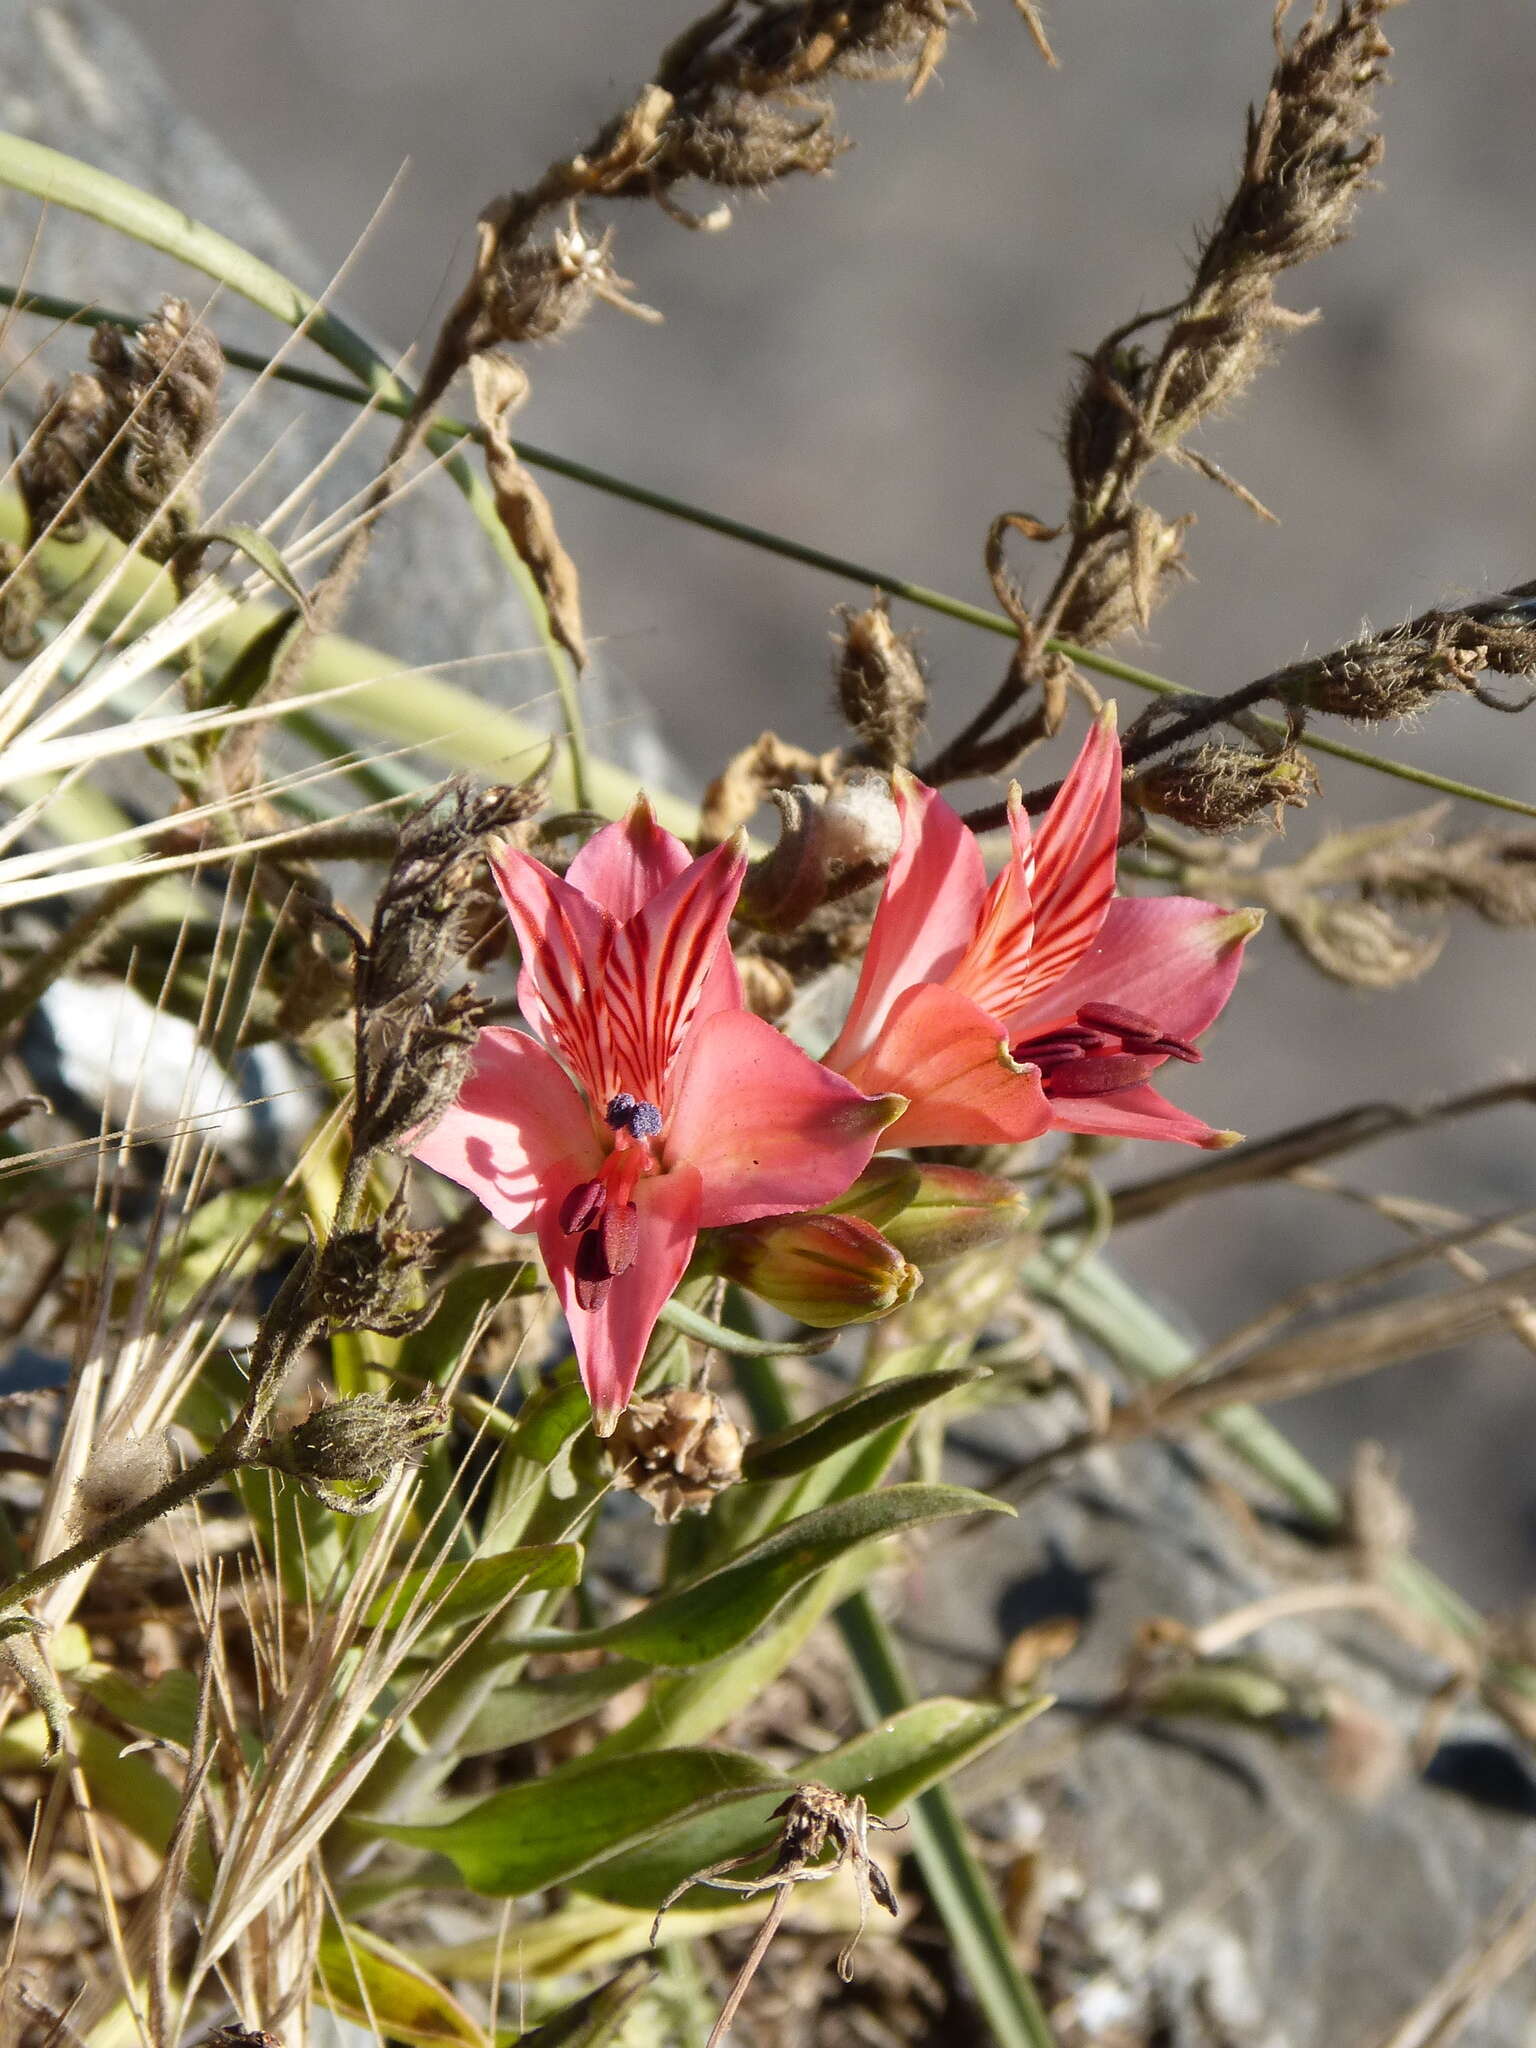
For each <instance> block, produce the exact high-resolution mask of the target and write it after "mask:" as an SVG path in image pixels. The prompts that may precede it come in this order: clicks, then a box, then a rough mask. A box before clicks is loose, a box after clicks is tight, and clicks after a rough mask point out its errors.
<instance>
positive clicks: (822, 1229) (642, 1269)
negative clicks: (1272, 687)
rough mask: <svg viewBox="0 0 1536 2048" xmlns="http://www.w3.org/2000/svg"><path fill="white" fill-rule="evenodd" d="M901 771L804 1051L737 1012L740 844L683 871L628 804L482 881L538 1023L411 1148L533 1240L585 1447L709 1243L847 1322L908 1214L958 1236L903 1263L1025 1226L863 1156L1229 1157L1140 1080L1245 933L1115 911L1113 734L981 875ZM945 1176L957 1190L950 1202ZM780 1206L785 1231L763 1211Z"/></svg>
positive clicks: (1101, 732)
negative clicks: (856, 930)
mask: <svg viewBox="0 0 1536 2048" xmlns="http://www.w3.org/2000/svg"><path fill="white" fill-rule="evenodd" d="M894 782H895V795H896V802H897V807H898V810H899V814H900V820H901V839H900V844H899V847H898V849H897V852H896V855H895V858H894V859H893V861H892V862H891V866H890V871H889V874H888V877H887V879H886V883H885V887H884V891H883V894H882V896H881V899H880V904H879V908H878V910H877V912H876V915H875V919H874V924H873V927H872V930H871V932H870V939H869V947H868V951H867V953H866V955H865V959H864V965H863V971H862V974H861V976H860V979H859V983H858V987H857V989H856V991H855V994H854V997H853V1001H852V1004H851V1007H850V1009H849V1012H848V1016H847V1020H846V1022H845V1023H844V1026H843V1029H842V1031H841V1033H840V1034H839V1036H838V1038H837V1041H836V1043H835V1044H834V1045H833V1046H832V1047H831V1048H830V1049H829V1051H828V1052H827V1053H826V1055H825V1056H824V1058H823V1059H822V1060H820V1061H816V1060H813V1059H812V1058H811V1057H810V1056H809V1055H808V1054H807V1053H805V1052H803V1051H801V1050H800V1048H799V1047H798V1046H796V1045H794V1044H792V1043H791V1042H790V1040H789V1039H787V1038H786V1037H784V1036H783V1035H782V1034H781V1033H780V1032H779V1031H777V1030H776V1029H775V1028H774V1026H773V1025H772V1024H770V1023H768V1022H766V1021H765V1020H764V1019H763V1018H761V1017H759V1016H756V1015H754V1014H753V1013H752V1012H751V1011H750V1010H749V1009H747V1008H746V1006H745V1005H744V1003H743V1000H742V990H741V983H740V979H739V976H738V972H737V967H736V962H735V960H734V958H733V956H732V952H731V947H730V939H729V925H730V920H731V915H732V912H733V910H734V909H735V907H736V902H737V898H738V896H739V894H740V891H741V887H742V882H743V879H744V877H745V874H746V856H745V852H744V847H743V842H742V841H741V839H740V837H739V835H738V837H736V838H734V839H731V840H729V841H727V842H726V843H725V844H723V845H721V846H718V847H716V848H715V849H714V850H713V851H712V852H710V853H708V854H706V855H704V856H703V857H702V858H700V859H691V858H690V857H689V854H688V851H687V849H686V848H685V847H684V846H683V845H682V843H681V842H680V841H679V840H677V839H675V838H673V837H672V835H671V834H670V833H667V832H665V831H663V830H661V828H660V827H659V826H658V825H657V824H656V821H655V819H654V817H653V816H652V814H651V812H650V809H649V807H648V806H647V805H646V804H645V802H644V800H643V799H642V800H641V801H640V802H638V803H637V804H636V805H635V807H634V808H633V809H632V810H631V812H630V813H629V815H628V817H627V818H625V819H624V820H623V821H622V823H619V824H615V825H609V826H606V827H605V828H604V829H603V830H602V831H600V832H598V833H597V834H596V836H595V837H594V838H593V839H592V840H591V841H590V842H589V843H588V844H587V845H586V846H585V847H584V848H583V850H582V851H581V852H580V853H579V854H578V855H577V856H576V859H575V860H574V861H573V862H572V863H571V866H570V869H569V871H568V872H567V874H566V875H565V876H564V877H563V878H562V877H560V876H557V875H555V874H554V873H552V872H551V871H550V870H549V869H548V868H546V867H545V866H543V865H542V864H541V863H540V862H539V861H537V860H535V859H533V858H532V857H531V856H530V855H528V854H525V853H521V852H516V851H511V850H508V851H504V852H503V853H502V854H501V855H500V856H499V857H498V858H497V859H496V860H495V861H494V863H493V868H494V873H495V879H496V883H497V886H498V888H499V889H500V891H501V895H502V898H503V900H504V902H505V904H506V908H507V914H508V917H509V918H510V920H511V924H512V929H513V932H514V934H515V936H516V939H517V944H518V949H519V953H520V956H521V960H522V968H521V976H520V980H519V1004H520V1008H521V1010H522V1014H523V1016H524V1017H525V1018H526V1019H527V1021H528V1023H529V1025H530V1026H531V1027H532V1032H535V1033H537V1034H538V1035H537V1037H535V1036H533V1035H531V1033H530V1032H524V1031H516V1030H499V1029H492V1030H488V1031H486V1032H484V1033H483V1034H482V1035H481V1037H480V1039H479V1042H478V1045H477V1047H476V1049H475V1053H474V1057H473V1065H472V1067H471V1070H470V1073H469V1077H468V1079H467V1081H466V1082H465V1083H464V1085H463V1087H462V1089H461V1090H460V1092H459V1094H458V1097H457V1100H456V1101H455V1102H454V1103H453V1104H452V1106H451V1107H449V1108H448V1109H447V1110H446V1112H445V1113H443V1114H442V1115H441V1117H440V1118H439V1119H438V1120H437V1122H436V1123H435V1124H433V1125H432V1126H431V1127H430V1128H429V1129H427V1130H425V1131H424V1132H422V1133H419V1134H418V1136H417V1138H416V1140H415V1142H414V1145H413V1150H414V1153H415V1156H416V1157H417V1158H418V1159H419V1160H421V1161H422V1162H423V1163H424V1164H426V1165H428V1166H431V1167H434V1168H436V1169H437V1171H438V1172H440V1173H443V1174H446V1175H447V1176H448V1177H449V1178H450V1179H452V1180H455V1181H457V1182H458V1183H459V1185H460V1186H462V1187H464V1188H467V1189H468V1190H469V1191H470V1192H471V1193H472V1194H473V1195H475V1196H476V1197H477V1198H478V1200H479V1201H480V1202H481V1203H483V1204H484V1206H485V1207H486V1209H488V1210H489V1211H490V1213H491V1214H492V1215H493V1216H494V1217H495V1218H496V1219H497V1220H498V1221H499V1222H500V1223H502V1224H504V1225H505V1226H506V1227H507V1228H508V1229H511V1230H533V1231H535V1232H536V1233H537V1235H538V1240H539V1245H540V1250H541V1253H542V1255H543V1259H544V1263H545V1265H546V1267H547V1269H548V1272H549V1275H550V1279H551V1281H552V1283H553V1285H554V1288H555V1291H556V1293H557V1295H558V1297H559V1299H560V1303H561V1306H562V1308H563V1310H564V1312H565V1315H566V1319H567V1321H568V1323H569V1325H570V1330H571V1336H572V1341H573V1343H574V1345H575V1348H576V1354H577V1357H578V1359H579V1361H580V1364H581V1371H582V1377H583V1380H584V1382H585V1385H586V1387H587V1391H588V1393H589V1395H590V1396H591V1400H592V1405H593V1410H594V1415H595V1419H596V1426H597V1428H598V1430H599V1433H601V1434H604V1435H607V1434H610V1433H611V1432H612V1430H613V1428H614V1427H615V1425H616V1423H617V1420H618V1417H619V1415H620V1414H621V1413H622V1412H623V1410H624V1409H625V1408H626V1406H627V1405H628V1403H629V1400H630V1397H631V1394H632V1393H633V1391H634V1387H635V1383H636V1380H637V1378H638V1376H639V1372H640V1367H641V1363H642V1359H643V1357H644V1353H645V1348H646V1345H647V1343H648V1341H649V1339H650V1336H651V1333H652V1331H653V1329H654V1327H655V1325H656V1322H657V1319H658V1317H659V1316H660V1314H661V1311H662V1309H663V1308H664V1306H665V1304H666V1302H667V1301H668V1299H669V1297H670V1296H671V1294H672V1292H673V1290H674V1289H675V1288H676V1286H677V1284H678V1282H679V1281H680V1280H681V1279H682V1277H683V1275H684V1272H685V1271H686V1270H687V1268H688V1266H689V1263H690V1261H691V1260H692V1259H693V1257H694V1253H695V1246H696V1244H697V1241H698V1239H699V1234H700V1232H701V1231H703V1232H707V1233H710V1234H711V1235H710V1239H709V1245H710V1257H711V1262H712V1265H713V1269H714V1270H716V1271H725V1272H728V1273H730V1274H731V1275H732V1276H733V1277H737V1278H739V1279H741V1280H743V1281H744V1282H745V1283H746V1284H748V1285H752V1286H753V1287H754V1288H755V1289H756V1291H758V1292H761V1293H763V1294H764V1295H765V1296H766V1298H768V1299H770V1300H773V1299H778V1300H779V1301H780V1302H781V1305H785V1306H790V1307H792V1308H794V1309H795V1312H797V1313H802V1319H803V1320H808V1321H812V1322H817V1323H821V1324H824V1325H825V1324H834V1323H837V1322H842V1321H853V1320H859V1319H867V1318H868V1317H869V1316H870V1315H872V1314H882V1313H886V1312H888V1311H889V1310H890V1309H891V1308H894V1307H896V1306H899V1305H900V1303H901V1302H903V1301H905V1300H906V1299H907V1298H908V1297H909V1296H910V1294H911V1292H912V1288H913V1287H914V1286H915V1285H916V1282H917V1279H918V1277H919V1276H918V1274H917V1272H916V1269H915V1267H914V1266H912V1265H910V1264H909V1263H907V1250H908V1247H907V1245H906V1244H905V1243H904V1241H903V1237H902V1232H901V1229H900V1227H899V1226H900V1217H901V1212H902V1211H903V1210H905V1209H906V1208H907V1207H908V1206H909V1205H910V1206H911V1209H912V1219H913V1221H914V1224H916V1219H917V1217H918V1215H919V1213H921V1214H923V1215H924V1216H926V1215H927V1212H928V1211H929V1210H930V1209H932V1210H934V1211H935V1213H936V1214H938V1215H940V1216H941V1217H943V1218H946V1219H954V1218H958V1219H960V1220H959V1222H958V1223H957V1222H955V1221H952V1220H951V1221H946V1222H945V1226H944V1227H943V1228H942V1229H940V1228H936V1227H935V1226H934V1224H933V1222H932V1220H931V1219H930V1220H929V1221H928V1222H927V1224H926V1225H925V1226H924V1227H922V1228H919V1229H918V1230H917V1232H916V1236H915V1237H914V1238H913V1240H912V1242H911V1249H912V1250H916V1249H917V1246H918V1243H919V1241H921V1243H922V1245H923V1251H922V1253H921V1254H920V1255H927V1256H946V1255H949V1256H952V1255H953V1253H954V1252H955V1251H957V1250H959V1249H963V1248H964V1249H969V1248H973V1247H974V1246H976V1245H978V1244H981V1243H986V1242H995V1241H996V1239H997V1238H998V1237H999V1236H1001V1235H1003V1234H1006V1233H1007V1232H1010V1231H1013V1230H1016V1229H1017V1228H1019V1226H1020V1223H1021V1222H1022V1220H1023V1217H1024V1214H1025V1211H1024V1208H1023V1205H1022V1203H1020V1202H1019V1201H1017V1200H1016V1199H1013V1198H1012V1197H1011V1195H1010V1193H1009V1191H1008V1189H1007V1188H1006V1187H1005V1186H1003V1184H1001V1183H999V1182H998V1181H996V1180H994V1179H991V1178H987V1177H984V1176H980V1175H973V1176H970V1177H969V1180H967V1173H966V1170H965V1169H960V1168H956V1167H954V1166H948V1167H945V1168H942V1169H923V1170H920V1169H919V1168H918V1167H917V1166H915V1165H914V1166H910V1167H907V1168H901V1167H898V1165H897V1163H896V1162H888V1163H887V1165H886V1166H885V1167H883V1168H879V1169H877V1168H875V1167H873V1166H872V1165H871V1161H872V1158H873V1155H874V1154H875V1153H876V1152H877V1151H878V1152H888V1151H891V1150H893V1149H896V1150H901V1151H909V1150H913V1149H918V1150H921V1149H922V1148H924V1147H927V1146H940V1145H942V1146H955V1145H978V1144H981V1145H997V1144H1021V1143H1024V1142H1027V1141H1029V1140H1031V1139H1035V1138H1039V1137H1041V1136H1043V1135H1044V1134H1045V1133H1046V1132H1048V1131H1051V1130H1057V1131H1068V1132H1086V1133H1093V1134H1097V1135H1101V1136H1122V1137H1151V1138H1163V1139H1172V1140H1174V1141H1175V1142H1178V1143H1183V1144H1191V1145H1202V1146H1221V1145H1226V1144H1230V1143H1233V1142H1235V1139H1234V1134H1233V1133H1231V1132H1224V1131H1217V1130H1213V1129H1212V1128H1211V1127H1210V1126H1209V1125H1207V1124H1204V1123H1201V1122H1200V1121H1199V1120H1198V1119H1197V1118H1195V1117H1193V1116H1190V1115H1188V1114H1187V1113H1186V1112H1184V1111H1182V1110H1180V1109H1178V1108H1176V1107H1175V1106H1174V1105H1173V1104H1172V1103H1170V1102H1168V1101H1167V1100H1166V1099H1165V1098H1164V1097H1163V1096H1162V1095H1161V1094H1160V1093H1159V1092H1158V1090H1157V1089H1156V1088H1155V1087H1153V1086H1152V1085H1151V1078H1150V1077H1151V1076H1152V1075H1153V1074H1154V1073H1155V1072H1156V1071H1157V1069H1158V1068H1160V1067H1161V1066H1163V1065H1164V1064H1165V1063H1166V1062H1167V1061H1169V1060H1174V1061H1191V1060H1198V1059H1199V1058H1200V1054H1199V1053H1198V1052H1197V1051H1196V1049H1195V1047H1194V1045H1193V1043H1192V1041H1193V1040H1194V1039H1195V1038H1197V1037H1198V1036H1199V1035H1200V1033H1201V1032H1203V1031H1204V1030H1205V1029H1206V1027H1207V1026H1208V1025H1209V1024H1210V1023H1211V1022H1212V1021H1213V1019H1214V1018H1215V1017H1216V1015H1217V1014H1218V1012H1219V1011H1220V1010H1221V1008H1222V1006H1223V1004H1224V1003H1225V1002H1226V1000H1227V997H1228V996H1229V994H1230V993H1231V990H1232V987H1233V983H1234V981H1235V979H1236V976H1237V971H1238V966H1239V962H1240V959H1241V955H1242V950H1243V945H1244V942H1245V941H1246V939H1247V938H1248V936H1249V935H1250V934H1251V932H1252V931H1253V930H1254V929H1255V927H1256V925H1257V922H1258V920H1257V918H1256V916H1254V915H1253V914H1252V913H1248V912H1242V911H1238V912H1233V911H1227V910H1223V909H1221V908H1220V907H1219V906H1217V905H1215V904H1211V903H1206V902H1202V901H1200V900H1198V899H1195V898H1185V897H1162V898H1148V899H1127V898H1118V897H1116V896H1115V894H1114V884H1115V852H1116V846H1117V843H1118V838H1119V830H1120V788H1121V768H1120V749H1119V745H1118V742H1117V740H1116V737H1115V732H1114V727H1113V723H1112V720H1110V719H1108V718H1106V719H1103V720H1101V721H1100V722H1099V723H1098V725H1097V726H1096V727H1095V728H1094V730H1093V732H1092V733H1091V734H1090V735H1089V738H1088V740H1087V742H1086V744H1085V745H1084V747H1083V750H1082V752H1081V754H1080V755H1079V757H1078V760H1077V762H1076V764H1075V766H1074V767H1073V769H1072V772H1071V774H1070V775H1069V776H1068V777H1067V780H1066V782H1065V783H1064V784H1063V786H1062V789H1061V793H1060V795H1059V796H1058V798H1057V799H1056V801H1055V803H1054V804H1053V805H1052V806H1051V809H1050V812H1049V813H1048V815H1047V816H1046V817H1045V818H1044V820H1043V821H1042V822H1041V824H1040V826H1039V829H1038V830H1037V831H1035V832H1033V833H1032V832H1031V828H1030V823H1029V819H1028V817H1027V816H1026V815H1025V813H1024V810H1023V808H1022V805H1021V803H1020V801H1019V798H1018V792H1017V790H1015V791H1014V792H1013V796H1012V799H1011V801H1010V806H1009V827H1010V848H1009V854H1008V858H1007V861H1006V863H1005V865H1004V867H1003V869H1002V872H1001V873H1000V874H999V875H998V876H997V878H996V879H995V880H994V881H992V882H991V883H990V884H989V883H988V881H987V878H986V874H985V870H984V866H983V857H982V851H981V848H980V846H979V845H978V843H977V840H976V838H975V836H974V834H972V833H971V832H970V831H969V830H968V829H967V828H966V826H965V825H964V824H963V823H962V821H961V819H960V818H959V817H958V815H957V814H956V813H955V812H954V811H953V810H952V809H951V808H950V806H949V805H948V804H947V803H946V802H945V801H944V799H943V798H942V797H941V796H940V795H938V793H937V792H936V791H934V790H932V789H929V788H926V787H925V786H924V785H923V784H922V783H920V782H919V781H917V780H916V778H915V777H913V776H911V775H910V774H907V773H905V772H904V771H902V770H899V769H898V770H897V771H896V773H895V778H894ZM935 1171H938V1172H939V1173H940V1175H941V1178H942V1177H943V1176H948V1179H945V1180H944V1182H943V1185H942V1186H939V1185H938V1183H934V1184H933V1185H930V1184H929V1183H930V1182H933V1176H934V1172H935ZM957 1175H958V1176H959V1180H960V1181H961V1182H963V1183H965V1185H950V1182H951V1181H953V1180H954V1179H955V1177H956V1176H957ZM971 1182H974V1185H971V1184H970V1183H971ZM856 1184H857V1185H856ZM860 1189H869V1190H871V1191H872V1199H873V1200H874V1202H875V1206H874V1207H873V1208H871V1207H870V1206H869V1202H868V1201H866V1200H865V1199H864V1198H863V1197H861V1194H860V1192H859V1191H860ZM813 1210H821V1211H823V1212H824V1213H823V1214H822V1216H820V1217H819V1218H815V1217H811V1216H809V1215H807V1213H806V1212H809V1211H813ZM781 1217H790V1218H798V1219H800V1220H799V1221H798V1222H795V1223H792V1224H788V1225H780V1224H770V1223H768V1222H767V1221H766V1219H770V1218H781ZM877 1226H878V1227H877ZM885 1229H888V1230H889V1233H890V1239H889V1241H888V1239H887V1237H886V1236H884V1235H882V1230H885ZM781 1267H782V1268H783V1270H782V1272H781V1271H780V1270H779V1269H780V1268H781ZM833 1296H836V1297H837V1299H836V1300H834V1299H832V1297H833ZM813 1297H814V1300H813ZM824 1297H825V1298H824ZM807 1303H809V1304H811V1306H812V1308H813V1310H814V1312H813V1313H803V1311H804V1310H805V1309H806V1305H807ZM840 1303H841V1304H842V1309H845V1311H846V1312H841V1310H840V1306H839V1304H840ZM796 1304H798V1307H796Z"/></svg>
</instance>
